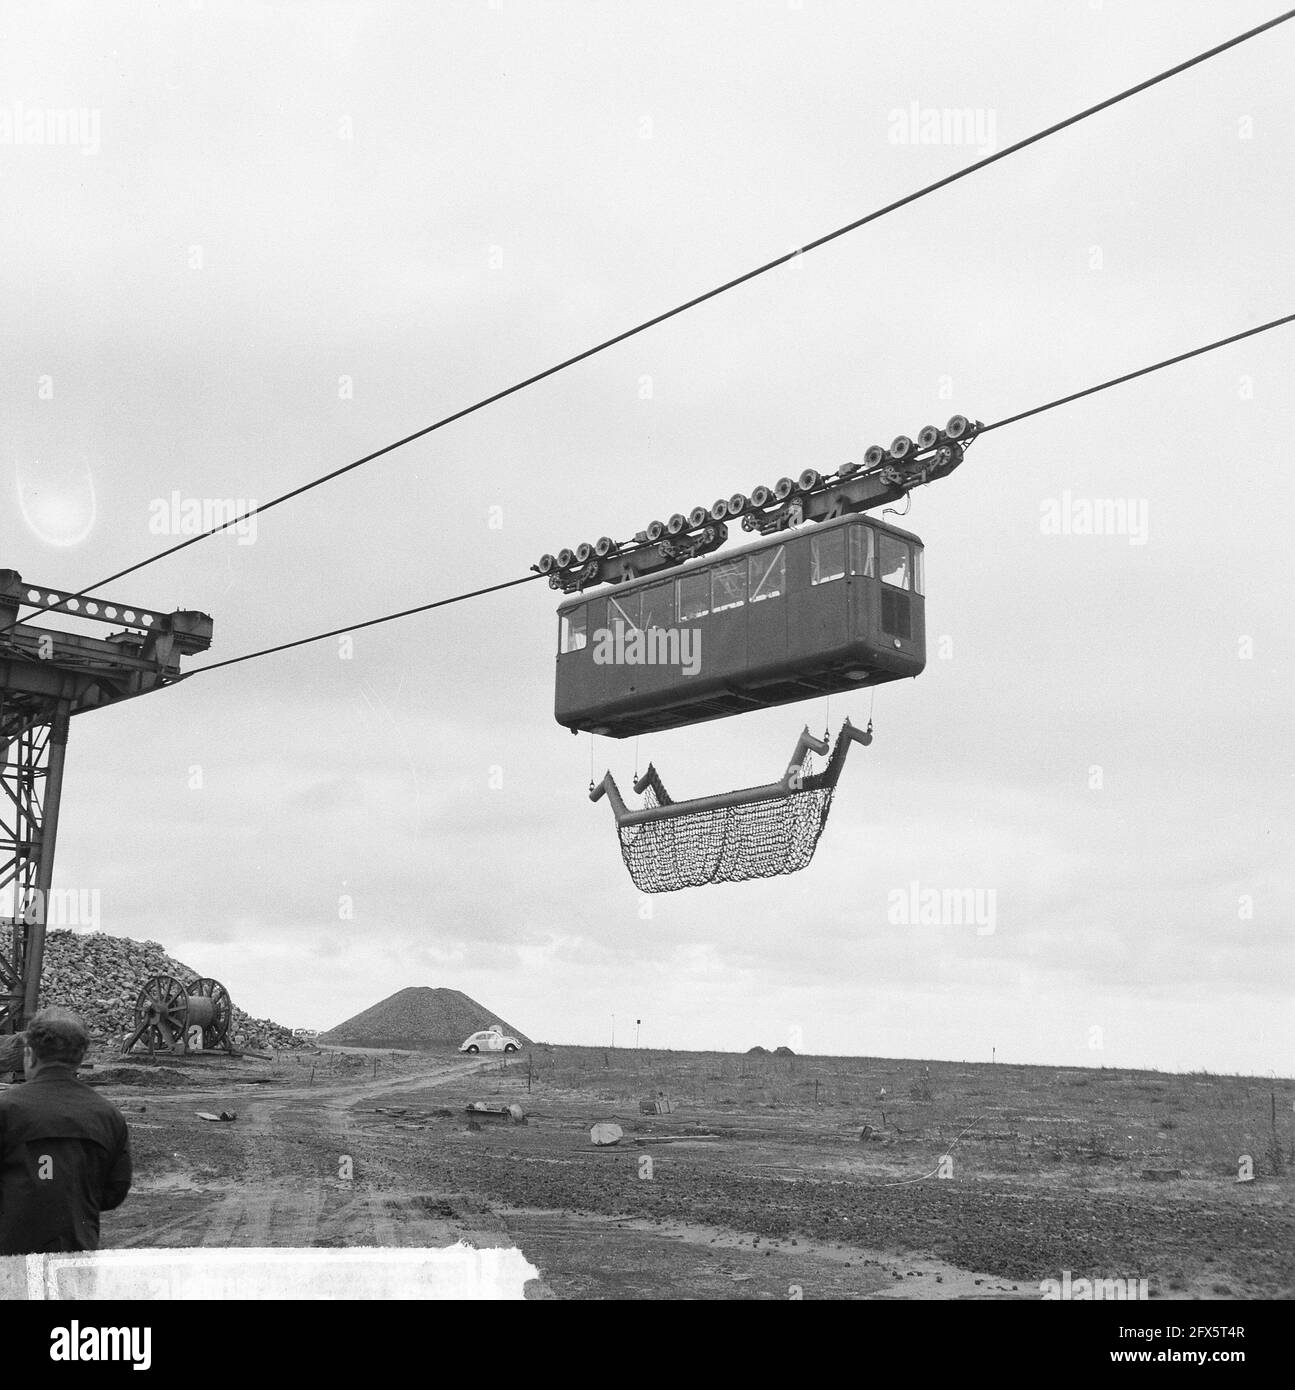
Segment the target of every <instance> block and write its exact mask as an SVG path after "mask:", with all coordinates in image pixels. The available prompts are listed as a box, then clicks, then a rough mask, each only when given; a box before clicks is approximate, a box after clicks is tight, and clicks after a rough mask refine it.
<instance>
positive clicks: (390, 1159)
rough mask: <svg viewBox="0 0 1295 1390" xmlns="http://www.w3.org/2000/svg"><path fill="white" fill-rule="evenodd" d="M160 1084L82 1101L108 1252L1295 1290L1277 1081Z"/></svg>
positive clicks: (882, 1288)
mask: <svg viewBox="0 0 1295 1390" xmlns="http://www.w3.org/2000/svg"><path fill="white" fill-rule="evenodd" d="M138 1065H139V1066H140V1067H141V1069H147V1068H148V1067H150V1066H151V1064H149V1063H147V1062H145V1063H141V1064H138ZM178 1069H179V1070H181V1071H182V1072H183V1075H184V1077H187V1078H188V1079H187V1082H186V1081H185V1080H183V1079H181V1078H177V1077H176V1076H175V1075H174V1074H171V1075H167V1076H159V1077H158V1079H157V1084H153V1085H148V1086H147V1089H144V1088H143V1087H142V1086H141V1085H140V1084H136V1085H132V1086H127V1085H123V1084H122V1082H123V1079H124V1078H122V1077H120V1076H119V1075H118V1074H117V1073H116V1072H115V1071H109V1072H106V1073H105V1074H104V1075H103V1076H102V1077H98V1078H95V1079H99V1080H103V1081H104V1082H105V1083H106V1084H105V1085H104V1088H103V1089H104V1092H105V1094H108V1095H109V1096H110V1097H113V1098H114V1099H116V1100H118V1102H119V1103H120V1104H121V1105H122V1107H123V1109H124V1110H125V1112H126V1115H127V1118H128V1120H129V1121H130V1123H131V1127H132V1133H133V1135H134V1144H135V1151H136V1159H137V1168H138V1175H139V1177H138V1184H137V1187H136V1190H135V1192H134V1193H132V1195H131V1197H130V1199H129V1200H128V1201H127V1203H126V1204H125V1206H124V1207H123V1208H122V1209H121V1210H120V1211H118V1212H113V1213H111V1214H109V1216H108V1217H106V1218H105V1226H104V1233H105V1243H106V1244H107V1245H108V1246H110V1247H111V1246H117V1247H121V1246H191V1245H192V1246H221V1245H238V1246H263V1245H269V1246H325V1247H328V1246H333V1247H342V1246H346V1247H352V1246H361V1245H375V1244H376V1245H383V1246H428V1245H432V1246H435V1245H444V1244H448V1243H451V1242H453V1241H455V1240H457V1239H460V1238H463V1239H469V1240H471V1241H472V1242H473V1243H475V1244H476V1245H478V1246H482V1245H490V1244H496V1245H501V1244H506V1245H512V1246H517V1247H519V1248H520V1249H521V1250H522V1251H523V1253H524V1254H525V1255H526V1257H527V1258H528V1259H529V1260H530V1261H531V1262H532V1263H533V1264H535V1265H536V1266H537V1267H538V1268H539V1270H540V1273H541V1278H540V1279H539V1280H536V1281H534V1282H533V1285H532V1287H531V1289H530V1292H531V1294H532V1295H533V1296H539V1297H545V1296H548V1297H558V1298H603V1297H615V1298H645V1299H652V1298H667V1297H670V1298H675V1297H696V1298H778V1299H783V1298H787V1297H788V1296H789V1290H798V1291H799V1293H797V1294H795V1295H794V1296H803V1297H805V1298H894V1297H910V1298H911V1297H923V1298H951V1297H952V1298H1001V1299H1006V1298H1013V1299H1036V1300H1037V1299H1040V1298H1041V1297H1042V1289H1043V1286H1044V1281H1047V1280H1061V1279H1063V1278H1064V1277H1065V1276H1066V1274H1067V1272H1068V1273H1069V1275H1070V1276H1071V1277H1072V1278H1073V1279H1081V1278H1083V1279H1092V1280H1121V1281H1122V1280H1132V1281H1135V1282H1136V1281H1141V1280H1145V1281H1146V1287H1147V1289H1148V1296H1149V1297H1150V1298H1151V1299H1153V1300H1154V1299H1166V1298H1169V1299H1174V1298H1202V1299H1229V1298H1240V1299H1250V1298H1271V1297H1283V1296H1285V1297H1289V1296H1292V1295H1295V1179H1293V1178H1292V1158H1295V1152H1293V1150H1292V1144H1293V1143H1295V1132H1293V1129H1295V1126H1293V1124H1292V1111H1291V1105H1292V1101H1293V1100H1295V1082H1292V1081H1290V1080H1272V1079H1267V1078H1256V1077H1242V1076H1214V1075H1207V1074H1204V1073H1201V1074H1196V1075H1187V1076H1182V1075H1170V1074H1164V1073H1157V1072H1142V1071H1117V1070H1109V1069H1079V1068H1055V1067H1016V1066H1006V1065H1001V1064H1000V1065H997V1066H993V1065H989V1064H963V1063H952V1062H942V1061H934V1060H931V1061H899V1060H893V1059H884V1058H839V1057H777V1056H772V1055H766V1056H758V1055H756V1056H749V1055H734V1054H724V1053H678V1052H664V1053H663V1052H652V1053H649V1052H646V1051H644V1052H638V1051H634V1050H629V1049H621V1050H612V1049H601V1048H563V1047H545V1046H533V1047H531V1048H529V1049H528V1050H526V1051H524V1052H522V1053H521V1054H520V1055H519V1056H515V1057H491V1058H482V1057H471V1058H464V1057H459V1056H457V1055H455V1054H453V1053H450V1052H448V1051H445V1052H442V1053H439V1054H438V1053H436V1052H429V1051H423V1052H419V1053H410V1052H386V1053H376V1052H364V1053H360V1052H354V1053H348V1052H346V1051H343V1050H338V1049H325V1050H322V1051H319V1052H314V1053H305V1054H302V1053H298V1054H296V1055H286V1054H285V1055H283V1056H281V1057H280V1058H279V1059H277V1060H276V1061H275V1062H274V1063H270V1064H267V1063H264V1062H260V1063H258V1062H254V1061H252V1060H250V1059H249V1060H245V1061H242V1062H236V1061H232V1060H230V1061H223V1060H219V1059H217V1060H207V1061H196V1060H195V1061H192V1062H190V1063H188V1064H180V1065H179V1067H178ZM92 1075H93V1074H92ZM883 1093H884V1094H883ZM649 1097H651V1098H653V1099H656V1100H660V1099H661V1098H662V1097H664V1098H666V1099H668V1100H669V1101H670V1102H672V1104H673V1109H672V1110H666V1111H665V1112H664V1113H651V1114H648V1113H644V1107H643V1105H642V1102H643V1101H644V1100H645V1099H646V1098H649ZM474 1102H475V1103H483V1104H484V1105H486V1106H487V1107H489V1110H487V1111H484V1112H483V1111H471V1112H470V1111H469V1110H468V1108H467V1107H468V1106H469V1105H470V1104H472V1103H474ZM508 1104H515V1105H518V1106H520V1107H521V1108H522V1110H523V1111H524V1112H525V1115H526V1123H525V1124H517V1123H515V1122H513V1121H512V1120H511V1119H510V1117H509V1116H508V1115H507V1114H506V1113H495V1112H500V1111H502V1108H503V1107H505V1106H507V1105H508ZM200 1110H201V1111H206V1112H221V1111H225V1110H228V1111H229V1112H230V1113H234V1114H236V1115H237V1119H236V1120H235V1121H234V1122H231V1123H224V1124H212V1123H206V1122H204V1121H203V1120H202V1119H201V1118H199V1117H198V1115H197V1112H198V1111H200ZM598 1121H613V1122H615V1123H616V1124H618V1125H619V1126H620V1127H621V1128H622V1130H623V1132H624V1133H623V1138H622V1140H621V1141H620V1142H619V1143H618V1144H616V1145H614V1146H612V1147H596V1146H594V1145H593V1144H592V1143H591V1135H590V1129H591V1126H593V1125H594V1124H595V1123H596V1122H598ZM344 1174H345V1176H344ZM1251 1174H1253V1180H1249V1181H1238V1178H1248V1177H1250V1175H1251Z"/></svg>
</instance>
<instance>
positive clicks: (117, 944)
mask: <svg viewBox="0 0 1295 1390" xmlns="http://www.w3.org/2000/svg"><path fill="white" fill-rule="evenodd" d="M201 974H202V972H201V971H198V970H195V969H193V967H192V966H189V965H185V963H184V962H183V961H178V960H176V959H175V958H174V957H173V956H169V955H167V953H166V952H165V951H164V950H163V949H162V947H161V946H159V945H158V943H157V942H156V941H132V940H131V939H130V937H127V936H109V935H108V934H107V933H106V932H74V931H66V930H54V931H51V932H49V933H48V935H47V936H46V938H45V965H44V969H43V970H42V972H41V992H40V1002H41V1005H42V1007H43V1006H44V1005H46V1004H61V1005H63V1006H64V1007H65V1008H68V1009H74V1010H75V1011H76V1012H77V1013H78V1014H80V1016H81V1017H82V1018H83V1019H84V1020H85V1025H86V1027H87V1028H88V1029H89V1030H90V1036H91V1038H93V1039H94V1040H95V1041H96V1042H99V1043H107V1044H109V1045H112V1046H116V1045H118V1044H120V1042H121V1041H122V1039H123V1037H124V1036H125V1035H128V1034H129V1033H131V1032H133V1031H134V1018H135V1000H136V998H137V996H138V995H139V992H140V990H141V989H142V988H143V986H144V985H145V983H146V982H147V981H148V980H150V979H151V978H152V977H153V976H154V975H174V976H175V978H176V979H177V980H179V981H180V982H181V983H182V984H185V985H188V984H190V983H191V982H192V981H194V980H196V979H198V978H200V976H201ZM229 1041H230V1045H231V1046H232V1047H235V1048H247V1049H249V1050H252V1051H262V1050H265V1049H279V1048H292V1047H307V1046H313V1043H307V1042H305V1041H304V1040H303V1039H301V1038H294V1037H293V1036H292V1030H291V1029H290V1028H285V1027H284V1026H283V1025H282V1024H280V1023H275V1021H274V1020H273V1019H270V1018H252V1017H251V1016H250V1015H249V1014H247V1013H245V1012H244V1011H243V1010H242V1009H240V1008H239V1007H238V1001H237V1000H235V1001H234V1015H233V1024H232V1026H231V1028H230V1033H229Z"/></svg>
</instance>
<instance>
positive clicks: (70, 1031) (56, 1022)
mask: <svg viewBox="0 0 1295 1390" xmlns="http://www.w3.org/2000/svg"><path fill="white" fill-rule="evenodd" d="M25 1041H26V1044H27V1070H28V1071H29V1072H31V1071H36V1070H38V1069H39V1068H40V1067H43V1066H45V1065H47V1064H49V1063H54V1062H61V1063H64V1064H66V1065H68V1066H73V1067H75V1066H77V1065H78V1064H79V1063H80V1061H81V1059H82V1057H84V1056H85V1050H86V1048H87V1047H89V1045H90V1035H89V1033H87V1032H86V1027H85V1024H84V1023H82V1022H81V1020H80V1019H79V1018H78V1017H77V1016H76V1014H74V1013H73V1012H72V1010H71V1009H60V1008H58V1007H57V1006H53V1007H50V1008H48V1009H42V1010H41V1011H40V1012H39V1013H37V1014H33V1015H32V1017H31V1018H30V1019H28V1021H27V1034H26V1039H25Z"/></svg>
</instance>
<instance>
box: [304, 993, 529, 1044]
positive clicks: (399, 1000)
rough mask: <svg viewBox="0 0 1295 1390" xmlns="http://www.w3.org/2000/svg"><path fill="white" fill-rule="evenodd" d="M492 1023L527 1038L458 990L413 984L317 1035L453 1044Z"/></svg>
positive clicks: (349, 1040)
mask: <svg viewBox="0 0 1295 1390" xmlns="http://www.w3.org/2000/svg"><path fill="white" fill-rule="evenodd" d="M494 1024H498V1025H499V1027H501V1028H502V1029H503V1030H504V1032H505V1033H508V1034H511V1036H513V1037H514V1038H516V1039H517V1041H518V1042H522V1043H529V1042H530V1041H531V1040H530V1038H528V1037H527V1036H526V1034H525V1033H522V1032H519V1031H518V1029H516V1028H513V1027H512V1026H511V1025H509V1024H508V1023H505V1022H504V1020H503V1019H501V1018H500V1017H499V1015H498V1014H492V1013H491V1012H490V1011H489V1010H488V1009H485V1008H483V1007H482V1006H481V1005H480V1004H478V1003H477V1001H476V1000H475V999H470V998H469V997H468V996H467V995H466V994H464V993H462V991H460V990H457V989H432V988H430V987H429V986H426V985H416V986H411V987H410V988H408V989H401V990H397V991H396V993H395V994H392V995H389V996H388V997H387V998H386V999H383V1000H382V1001H381V1002H380V1003H378V1004H375V1005H374V1006H373V1007H372V1008H371V1009H365V1011H364V1012H363V1013H361V1014H356V1015H355V1017H354V1018H348V1019H347V1020H346V1022H345V1023H339V1024H338V1025H337V1027H336V1028H332V1029H330V1030H329V1031H328V1032H327V1033H323V1034H321V1035H320V1038H319V1041H320V1042H325V1043H338V1044H347V1045H349V1046H351V1047H398V1048H415V1049H417V1048H433V1047H458V1045H459V1044H460V1043H461V1042H462V1041H463V1039H464V1038H466V1037H467V1036H468V1034H469V1033H475V1032H477V1031H479V1030H480V1029H482V1028H489V1027H491V1026H492V1025H494Z"/></svg>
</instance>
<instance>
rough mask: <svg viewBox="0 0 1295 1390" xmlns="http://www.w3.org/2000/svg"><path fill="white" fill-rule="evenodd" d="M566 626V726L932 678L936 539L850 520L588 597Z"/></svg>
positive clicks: (692, 717) (561, 659)
mask: <svg viewBox="0 0 1295 1390" xmlns="http://www.w3.org/2000/svg"><path fill="white" fill-rule="evenodd" d="M558 618H559V638H558V658H557V693H556V700H555V709H554V713H555V716H556V718H557V721H558V723H559V724H562V725H564V726H565V727H566V728H568V729H571V730H572V731H573V732H576V731H584V732H588V733H595V734H605V735H608V736H610V737H612V738H626V737H629V736H631V735H634V734H644V733H655V732H659V731H661V730H665V729H677V728H682V727H684V726H686V725H691V724H699V723H703V722H705V721H707V720H711V719H722V718H724V717H726V716H728V715H732V714H743V713H747V712H749V711H751V710H756V709H767V708H770V707H772V706H776V705H784V704H789V703H792V702H794V701H796V700H805V699H810V698H813V697H815V696H822V695H832V694H836V693H838V692H841V691H847V690H859V689H862V688H864V687H866V686H874V685H880V684H882V683H884V682H886V681H895V680H902V679H905V678H907V677H912V676H916V675H918V674H919V673H920V672H921V671H922V669H923V667H924V666H925V665H926V624H925V613H924V599H923V593H922V542H921V541H920V540H919V539H918V537H917V536H915V535H913V534H912V532H910V531H904V530H901V529H900V528H899V527H897V526H891V525H887V524H884V523H881V522H878V521H875V520H872V519H871V518H870V519H868V520H863V519H861V518H860V517H858V516H843V517H840V518H838V519H836V520H834V521H828V522H824V523H822V524H819V525H816V526H813V527H810V528H808V532H807V533H800V534H795V533H788V532H784V531H778V532H774V533H773V534H772V535H770V536H765V537H762V538H761V539H759V540H757V541H755V542H754V543H752V544H749V545H746V546H742V547H739V548H737V549H734V550H731V551H726V552H725V554H724V556H723V558H715V557H699V558H697V559H693V560H689V561H687V562H686V563H685V564H683V565H681V566H680V567H679V568H677V569H673V570H671V571H669V573H668V574H667V575H665V576H660V575H648V576H645V577H643V578H639V579H634V580H630V581H628V582H625V583H621V584H617V585H614V586H612V587H610V588H603V589H599V590H598V591H596V592H594V593H592V594H580V595H578V596H577V597H574V598H572V599H569V600H568V601H567V602H565V603H563V604H562V605H561V607H560V608H559V609H558Z"/></svg>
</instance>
